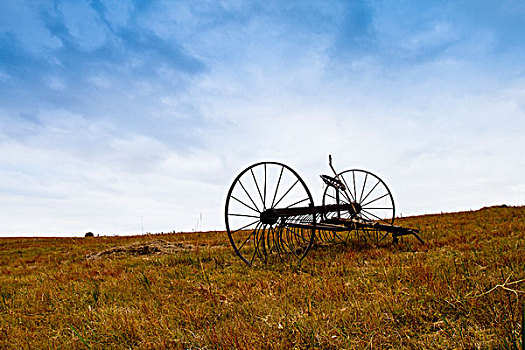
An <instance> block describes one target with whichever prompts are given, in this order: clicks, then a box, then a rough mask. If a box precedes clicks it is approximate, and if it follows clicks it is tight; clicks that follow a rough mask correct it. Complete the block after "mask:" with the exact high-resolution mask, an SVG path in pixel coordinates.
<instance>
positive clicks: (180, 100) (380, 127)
mask: <svg viewBox="0 0 525 350" xmlns="http://www.w3.org/2000/svg"><path fill="white" fill-rule="evenodd" d="M1 5H2V9H3V10H2V12H0V48H1V52H0V90H1V94H0V222H2V225H1V227H0V234H3V235H83V234H84V233H85V232H87V231H93V232H95V233H100V234H131V233H141V232H142V224H144V230H145V231H149V232H161V231H164V232H166V231H171V230H177V231H181V230H192V229H194V228H195V226H196V225H197V224H196V223H197V220H198V219H199V217H200V216H201V215H202V229H209V230H214V229H218V230H222V229H223V228H224V224H223V206H224V201H225V197H226V193H227V190H228V188H229V186H230V184H231V182H232V181H233V179H234V177H235V176H236V175H237V174H238V173H239V172H240V171H241V170H242V169H244V168H245V167H246V166H248V165H250V164H251V163H255V162H258V161H262V160H274V161H281V162H283V163H286V164H288V165H290V166H292V167H293V168H294V169H295V170H296V171H297V172H299V174H301V176H302V177H303V179H304V180H305V181H306V182H307V183H308V184H309V187H310V189H311V190H312V192H313V194H314V197H315V200H316V201H318V202H320V198H321V193H322V183H321V181H320V179H319V177H318V176H317V175H318V174H321V173H328V168H327V156H328V154H332V155H333V156H334V162H335V165H336V167H337V168H338V169H339V170H344V169H348V168H362V169H367V170H370V171H372V172H374V173H376V174H377V175H379V176H380V177H381V178H383V180H384V181H385V182H386V183H387V184H388V185H389V187H390V188H391V190H392V192H393V195H394V198H395V201H396V207H397V211H398V213H401V214H402V215H412V214H422V213H435V212H448V211H456V210H469V209H478V208H480V207H483V206H488V205H494V204H503V203H505V204H510V205H523V204H525V181H524V175H525V156H524V155H523V150H524V149H525V141H524V140H525V139H524V137H523V133H524V131H525V64H524V62H525V40H523V33H525V3H524V2H523V1H499V2H496V1H439V2H428V1H395V2H394V1H289V2H282V1H264V2H262V1H261V2H257V1H233V0H232V1H165V2H162V1H125V0H120V1H108V0H93V1H82V0H75V1H4V0H2V1H1Z"/></svg>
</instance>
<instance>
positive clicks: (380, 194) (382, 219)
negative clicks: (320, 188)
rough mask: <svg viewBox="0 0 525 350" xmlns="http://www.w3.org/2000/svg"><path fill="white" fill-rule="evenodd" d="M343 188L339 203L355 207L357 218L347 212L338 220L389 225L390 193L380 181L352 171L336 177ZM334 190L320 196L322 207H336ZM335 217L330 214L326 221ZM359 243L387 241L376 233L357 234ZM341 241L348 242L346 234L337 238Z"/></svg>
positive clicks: (392, 215) (392, 207)
mask: <svg viewBox="0 0 525 350" xmlns="http://www.w3.org/2000/svg"><path fill="white" fill-rule="evenodd" d="M337 177H338V178H339V179H340V180H341V181H342V182H343V184H344V185H345V187H346V188H345V190H344V191H340V192H339V193H340V194H339V199H340V201H341V203H343V204H350V203H357V204H358V205H357V206H356V207H357V208H359V212H358V213H357V214H353V213H351V212H349V211H346V212H341V217H342V218H346V219H351V218H356V219H360V220H363V221H366V222H379V223H381V224H387V225H392V224H393V223H394V219H395V204H394V198H393V197H392V193H391V192H390V190H389V188H388V186H387V185H386V184H385V182H384V181H383V180H381V179H380V178H379V177H377V176H376V175H374V174H372V173H371V172H369V171H366V170H359V169H351V170H346V171H343V172H341V173H339V174H338V175H337ZM335 191H336V189H335V188H333V187H327V188H326V189H325V191H324V194H323V205H327V204H335V203H336V192H335ZM336 216H337V213H330V214H328V215H327V217H328V218H333V217H336ZM356 231H357V232H356V234H357V235H358V236H359V238H360V239H364V238H365V239H366V240H371V241H381V240H382V239H384V238H385V237H386V235H385V234H384V233H381V232H377V231H376V230H368V229H360V230H356ZM338 236H340V238H341V239H346V238H348V234H346V235H345V234H343V233H341V234H339V235H338Z"/></svg>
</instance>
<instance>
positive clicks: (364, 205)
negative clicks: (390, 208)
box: [361, 193, 388, 207]
mask: <svg viewBox="0 0 525 350" xmlns="http://www.w3.org/2000/svg"><path fill="white" fill-rule="evenodd" d="M386 196H388V193H385V194H384V195H382V196H381V197H378V198H376V199H374V200H372V201H370V202H366V204H363V205H361V207H366V206H367V205H368V204H370V203H374V202H375V201H378V200H380V199H381V198H385V197H386Z"/></svg>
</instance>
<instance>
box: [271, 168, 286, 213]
mask: <svg viewBox="0 0 525 350" xmlns="http://www.w3.org/2000/svg"><path fill="white" fill-rule="evenodd" d="M283 171H284V167H281V173H280V174H279V180H277V186H276V187H275V193H274V194H273V199H272V205H271V208H272V209H273V208H274V205H273V204H274V202H275V197H277V191H278V190H279V185H280V184H281V177H282V176H283Z"/></svg>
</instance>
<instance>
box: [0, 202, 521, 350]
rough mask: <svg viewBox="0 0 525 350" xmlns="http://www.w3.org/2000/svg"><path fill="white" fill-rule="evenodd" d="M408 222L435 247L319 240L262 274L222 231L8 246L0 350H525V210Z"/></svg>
mask: <svg viewBox="0 0 525 350" xmlns="http://www.w3.org/2000/svg"><path fill="white" fill-rule="evenodd" d="M399 223H400V224H402V225H406V226H411V227H416V228H420V229H421V232H422V236H423V237H424V239H425V240H426V241H427V243H428V245H427V246H421V245H419V244H418V243H417V241H416V240H415V239H413V238H410V237H409V238H406V239H405V240H404V242H401V244H399V245H397V246H392V245H390V244H388V243H387V244H384V245H382V246H379V247H378V246H363V245H359V244H357V243H348V244H343V245H332V246H322V247H317V248H316V249H314V250H313V251H311V252H310V253H309V255H308V256H307V258H306V260H305V261H304V262H303V264H302V265H301V266H290V265H285V264H282V263H277V264H272V265H266V266H262V267H257V268H248V267H246V266H244V264H243V263H242V262H241V261H240V260H239V259H238V258H236V256H235V255H234V254H233V253H232V251H231V248H230V247H229V244H228V242H227V237H226V236H225V234H224V233H223V232H217V233H214V232H212V233H199V234H170V235H154V236H139V237H98V238H79V239H76V238H75V239H73V238H48V239H45V238H35V239H23V238H20V239H6V238H4V239H0V348H13V349H48V348H64V349H67V348H88V349H131V348H132V349H152V348H155V349H164V348H165V349H172V348H180V349H197V348H207V349H219V348H224V349H230V348H240V349H252V348H259V349H264V348H286V349H288V348H301V349H302V348H323V349H330V348H333V349H341V348H411V349H414V348H416V349H417V348H421V349H428V348H465V349H478V348H479V349H487V348H507V349H520V348H521V346H522V345H521V341H522V340H521V339H522V337H523V336H524V335H523V332H525V331H524V330H523V326H522V317H523V303H524V300H525V297H524V295H525V293H524V291H525V248H524V247H525V207H513V208H512V207H511V208H486V209H482V210H479V211H471V212H463V213H452V214H441V215H427V216H420V217H411V218H403V219H401V220H399ZM159 239H161V240H162V241H163V242H164V243H162V244H161V245H160V246H161V248H162V249H161V248H159V249H157V250H153V251H152V252H148V253H147V254H142V255H141V254H127V253H126V252H124V253H122V251H121V252H120V254H106V255H101V256H99V258H98V259H87V258H86V257H87V256H88V255H89V254H96V253H99V252H103V251H106V252H108V251H112V250H111V249H113V250H114V247H116V246H119V247H128V248H129V247H137V246H145V245H147V244H150V242H154V241H157V242H158V240H159ZM168 248H169V249H168ZM172 248H173V249H172ZM170 249H171V250H170Z"/></svg>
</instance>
